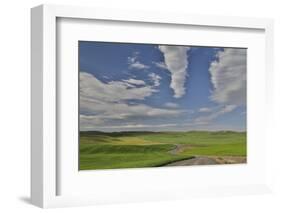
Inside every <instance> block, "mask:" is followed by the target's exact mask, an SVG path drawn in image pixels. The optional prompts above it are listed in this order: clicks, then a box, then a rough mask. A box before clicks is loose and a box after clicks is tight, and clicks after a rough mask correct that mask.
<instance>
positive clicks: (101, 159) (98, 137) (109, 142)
mask: <svg viewBox="0 0 281 213" xmlns="http://www.w3.org/2000/svg"><path fill="white" fill-rule="evenodd" d="M246 147H247V146H246V132H233V131H217V132H208V131H189V132H112V133H106V132H98V131H89V132H85V131H81V132H80V143H79V168H80V170H94V169H121V168H143V167H161V166H182V165H200V164H236V163H246V154H247V148H246Z"/></svg>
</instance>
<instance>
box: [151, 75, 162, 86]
mask: <svg viewBox="0 0 281 213" xmlns="http://www.w3.org/2000/svg"><path fill="white" fill-rule="evenodd" d="M148 76H149V77H150V79H151V80H152V81H153V84H154V86H156V87H158V86H160V80H161V79H162V78H161V76H159V75H157V74H155V73H149V74H148Z"/></svg>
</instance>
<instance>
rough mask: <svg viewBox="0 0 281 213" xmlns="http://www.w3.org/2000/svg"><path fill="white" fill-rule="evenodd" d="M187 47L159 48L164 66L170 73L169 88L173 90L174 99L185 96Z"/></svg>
mask: <svg viewBox="0 0 281 213" xmlns="http://www.w3.org/2000/svg"><path fill="white" fill-rule="evenodd" d="M189 49H190V48H189V47H183V46H165V45H164V46H163V45H160V46H159V50H160V51H161V52H162V53H163V55H164V62H165V66H166V67H167V69H168V70H169V72H170V73H171V83H170V87H171V88H172V89H173V90H174V97H175V98H180V97H182V96H183V95H184V94H185V87H184V84H185V81H186V77H187V76H188V74H187V67H188V60H187V51H188V50H189Z"/></svg>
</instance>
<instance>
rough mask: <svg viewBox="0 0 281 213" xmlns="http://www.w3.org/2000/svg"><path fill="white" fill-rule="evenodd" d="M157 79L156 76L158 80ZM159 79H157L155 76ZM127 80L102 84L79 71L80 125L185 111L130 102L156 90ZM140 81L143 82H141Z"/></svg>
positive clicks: (93, 77) (176, 114)
mask: <svg viewBox="0 0 281 213" xmlns="http://www.w3.org/2000/svg"><path fill="white" fill-rule="evenodd" d="M157 79H158V78H156V80H157ZM158 80H159V79H158ZM135 83H136V81H132V80H130V79H129V80H127V81H126V82H124V80H123V81H111V82H109V83H103V82H101V81H99V80H98V79H97V78H96V77H95V76H94V75H92V74H89V73H86V72H80V126H81V128H82V129H85V128H86V127H87V128H89V127H91V128H95V127H98V126H99V125H101V124H106V125H107V126H108V127H110V126H112V125H114V123H112V122H113V121H118V123H119V125H125V124H126V123H127V122H130V121H134V120H140V119H141V120H142V121H144V120H146V119H151V118H167V117H177V116H179V115H181V114H182V113H185V111H184V110H180V109H169V108H160V107H151V106H148V105H145V104H129V101H131V100H144V99H145V98H146V97H149V96H151V95H152V94H153V93H155V92H157V90H156V89H155V88H154V87H156V86H157V84H158V82H156V83H155V82H154V85H153V86H149V85H140V83H142V82H137V84H138V85H137V86H136V85H135ZM142 84H143V83H142Z"/></svg>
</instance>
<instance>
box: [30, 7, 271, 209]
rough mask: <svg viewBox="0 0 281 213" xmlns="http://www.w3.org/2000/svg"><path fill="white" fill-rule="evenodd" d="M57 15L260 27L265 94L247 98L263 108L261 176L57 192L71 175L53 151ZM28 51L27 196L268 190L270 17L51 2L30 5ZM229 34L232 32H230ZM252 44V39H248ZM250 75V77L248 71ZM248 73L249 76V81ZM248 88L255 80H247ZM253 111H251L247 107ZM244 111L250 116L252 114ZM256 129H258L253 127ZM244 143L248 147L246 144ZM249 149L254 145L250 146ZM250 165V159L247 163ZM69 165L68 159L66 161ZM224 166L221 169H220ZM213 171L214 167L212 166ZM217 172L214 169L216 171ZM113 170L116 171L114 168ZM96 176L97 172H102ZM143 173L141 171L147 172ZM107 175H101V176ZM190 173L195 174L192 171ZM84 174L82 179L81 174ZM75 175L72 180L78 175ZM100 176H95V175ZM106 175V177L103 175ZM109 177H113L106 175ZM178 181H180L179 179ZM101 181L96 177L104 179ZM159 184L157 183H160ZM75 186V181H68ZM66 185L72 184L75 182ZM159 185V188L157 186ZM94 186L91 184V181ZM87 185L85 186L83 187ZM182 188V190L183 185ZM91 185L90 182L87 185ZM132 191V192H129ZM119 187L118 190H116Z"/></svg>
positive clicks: (87, 201)
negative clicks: (64, 172)
mask: <svg viewBox="0 0 281 213" xmlns="http://www.w3.org/2000/svg"><path fill="white" fill-rule="evenodd" d="M60 18H63V19H79V20H99V21H100V22H103V21H104V22H106V21H113V22H118V24H122V23H123V22H124V23H126V22H130V23H136V24H138V23H144V24H145V23H148V24H149V23H152V24H154V25H155V26H157V25H159V26H165V27H166V28H169V27H171V28H172V27H173V26H198V27H202V28H204V27H205V28H212V29H216V28H218V29H226V30H227V31H229V32H231V31H232V30H247V29H249V30H257V31H260V32H262V34H263V35H262V38H261V40H259V41H262V42H265V43H263V44H262V45H264V48H263V49H262V50H263V52H262V53H261V54H260V56H261V57H262V60H261V61H262V62H261V63H262V64H261V65H264V67H263V68H260V70H261V75H265V76H266V78H263V77H262V76H260V77H257V78H258V79H257V81H258V82H264V87H262V86H261V87H260V88H259V89H260V92H261V93H262V94H264V95H266V97H262V98H261V99H256V100H255V99H252V100H251V99H250V100H249V101H251V104H255V103H259V102H260V103H262V104H261V105H262V106H261V107H260V109H259V110H260V111H256V113H260V112H261V113H264V112H266V111H267V112H269V113H268V114H264V115H263V116H259V118H258V119H259V122H260V123H261V124H260V126H259V127H257V128H259V129H266V131H265V132H264V133H260V131H257V132H258V133H257V134H256V136H255V137H256V139H257V140H259V139H258V138H261V139H264V140H263V142H261V146H260V149H258V148H257V149H258V150H257V151H256V153H257V154H256V155H255V156H263V157H264V158H266V160H267V161H266V163H265V164H264V166H262V168H259V169H257V170H255V172H256V173H254V174H253V176H255V175H260V174H263V175H262V178H257V179H256V181H253V184H249V182H250V181H249V180H248V181H245V182H243V181H237V182H235V180H234V179H233V180H231V181H232V182H233V184H229V183H228V182H225V183H221V184H219V183H217V184H214V185H209V187H208V186H207V185H205V186H202V187H200V183H198V182H197V183H196V182H195V183H194V184H193V185H194V187H190V186H187V188H184V187H183V188H182V189H180V188H177V187H173V186H169V187H167V188H165V186H164V185H163V183H159V184H158V186H157V187H158V188H157V187H156V188H153V187H152V191H153V192H152V191H151V192H150V191H149V188H145V187H143V186H142V184H140V186H141V187H143V189H144V190H143V191H142V192H141V191H140V190H139V189H138V188H137V187H136V188H135V189H134V188H133V187H132V185H130V184H129V183H128V185H127V186H126V185H124V186H123V187H124V188H126V187H127V188H131V189H130V190H129V189H128V190H127V191H126V190H124V191H122V189H120V188H118V189H117V188H116V190H120V191H116V190H115V191H114V190H113V191H110V190H104V191H103V192H102V190H103V189H102V188H103V187H101V188H99V189H97V192H99V194H97V193H96V194H95V195H91V194H87V193H84V191H85V190H84V191H83V190H81V193H79V194H72V193H69V194H60V193H59V188H60V187H58V186H59V184H62V183H61V182H62V181H68V182H69V183H68V186H69V185H71V182H70V181H74V179H71V178H70V179H69V180H65V179H61V178H60V175H59V174H60V172H61V171H60V170H61V169H62V168H61V166H60V165H63V164H59V162H58V161H59V159H61V156H60V152H58V149H59V146H58V144H57V141H58V137H59V136H58V135H59V132H58V129H57V126H58V110H57V108H58V103H59V100H58V98H59V96H58V95H57V92H58V90H57V89H58V88H59V86H60V83H61V82H60V81H59V80H58V78H57V69H58V61H57V55H58V54H57V49H58V43H57V36H58V24H57V22H58V20H59V19H60ZM31 26H32V29H31V41H32V46H31V56H32V63H31V65H32V66H31V68H32V70H31V71H32V78H31V82H32V88H31V90H32V91H31V97H32V103H31V112H32V113H31V114H32V115H31V116H32V117H31V131H32V132H31V139H32V141H31V201H32V203H33V204H35V205H37V206H40V207H43V208H47V207H62V206H76V205H91V204H99V203H116V202H129V201H131V202H138V201H144V200H165V199H179V198H181V199H182V198H187V197H198V196H199V197H200V196H214V195H219V196H220V195H233V194H238V195H240V194H252V193H263V192H269V191H270V180H271V172H270V168H271V165H270V161H269V160H268V159H269V157H270V156H269V155H268V153H267V152H266V149H265V148H266V147H268V146H270V131H271V125H272V124H271V119H272V114H271V113H270V112H271V109H272V105H273V104H272V102H273V101H272V95H271V91H272V87H273V85H272V82H273V80H272V78H273V61H272V58H273V21H272V20H271V19H257V18H240V17H216V16H202V15H187V14H173V13H169V14H167V13H152V12H146V11H122V10H112V9H100V8H85V7H74V6H57V5H56V6H54V5H41V6H38V7H35V8H32V10H31ZM233 36H235V35H233ZM253 45H255V44H253ZM250 79H252V77H251V76H250ZM254 81H255V79H252V81H251V82H254ZM250 84H251V85H252V86H251V87H252V89H251V88H250V90H249V91H250V92H251V91H253V89H254V88H255V87H257V86H258V85H257V84H255V83H250ZM253 114H254V112H253ZM249 116H250V119H252V118H253V117H254V116H251V115H249ZM257 130H258V129H257ZM249 137H250V139H253V138H255V137H254V134H250V136H249ZM248 148H249V147H248ZM253 152H254V151H253ZM253 166H256V165H253ZM70 167H71V165H70ZM224 168H225V169H226V170H228V171H229V172H231V170H235V169H236V170H239V172H241V171H242V170H244V171H246V170H247V168H242V170H241V168H234V167H232V168H226V167H224ZM169 169H171V168H167V169H165V171H160V170H158V171H157V172H156V171H154V170H153V169H149V171H148V170H147V171H143V170H142V169H136V170H123V171H122V172H120V173H118V175H119V176H120V175H121V177H125V176H126V174H128V175H127V176H131V177H136V176H140V175H142V174H147V173H151V174H153V175H156V176H159V177H163V176H164V175H165V174H166V172H167V171H168V170H169ZM212 169H213V168H206V167H202V168H200V169H197V168H196V170H197V171H196V170H195V169H191V170H190V169H189V172H192V173H194V174H196V173H198V174H201V175H202V174H203V175H207V172H208V171H210V170H212ZM226 170H225V171H226ZM173 171H174V172H175V175H171V176H170V178H175V177H176V175H177V174H178V175H179V174H184V172H186V171H185V168H180V169H174V170H173ZM218 171H219V170H218ZM219 172H220V171H219ZM111 173H112V174H113V172H112V171H107V175H108V174H111ZM115 174H117V173H116V172H115ZM95 175H97V173H87V174H86V176H87V177H86V179H87V180H88V181H89V180H91V178H95ZM104 177H105V176H100V177H99V178H104ZM148 177H149V176H146V178H148ZM106 178H107V177H106ZM193 178H196V177H193ZM86 179H84V180H86ZM81 180H82V179H79V180H78V181H81ZM99 180H100V179H99ZM107 180H110V179H107ZM111 180H113V179H111ZM179 182H180V181H179ZM104 184H106V183H102V182H101V183H100V185H101V186H102V185H104ZM161 184H162V185H161ZM74 185H75V186H79V187H80V185H79V183H78V184H76V183H75V184H74ZM75 186H73V189H70V190H69V191H71V190H77V187H76V188H75ZM161 186H162V187H163V189H162V190H159V187H160V188H161ZM93 187H94V186H93ZM89 188H91V187H89ZM187 189H188V190H187ZM91 190H93V188H92V189H91ZM134 191H135V192H134ZM120 193H122V196H120Z"/></svg>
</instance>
